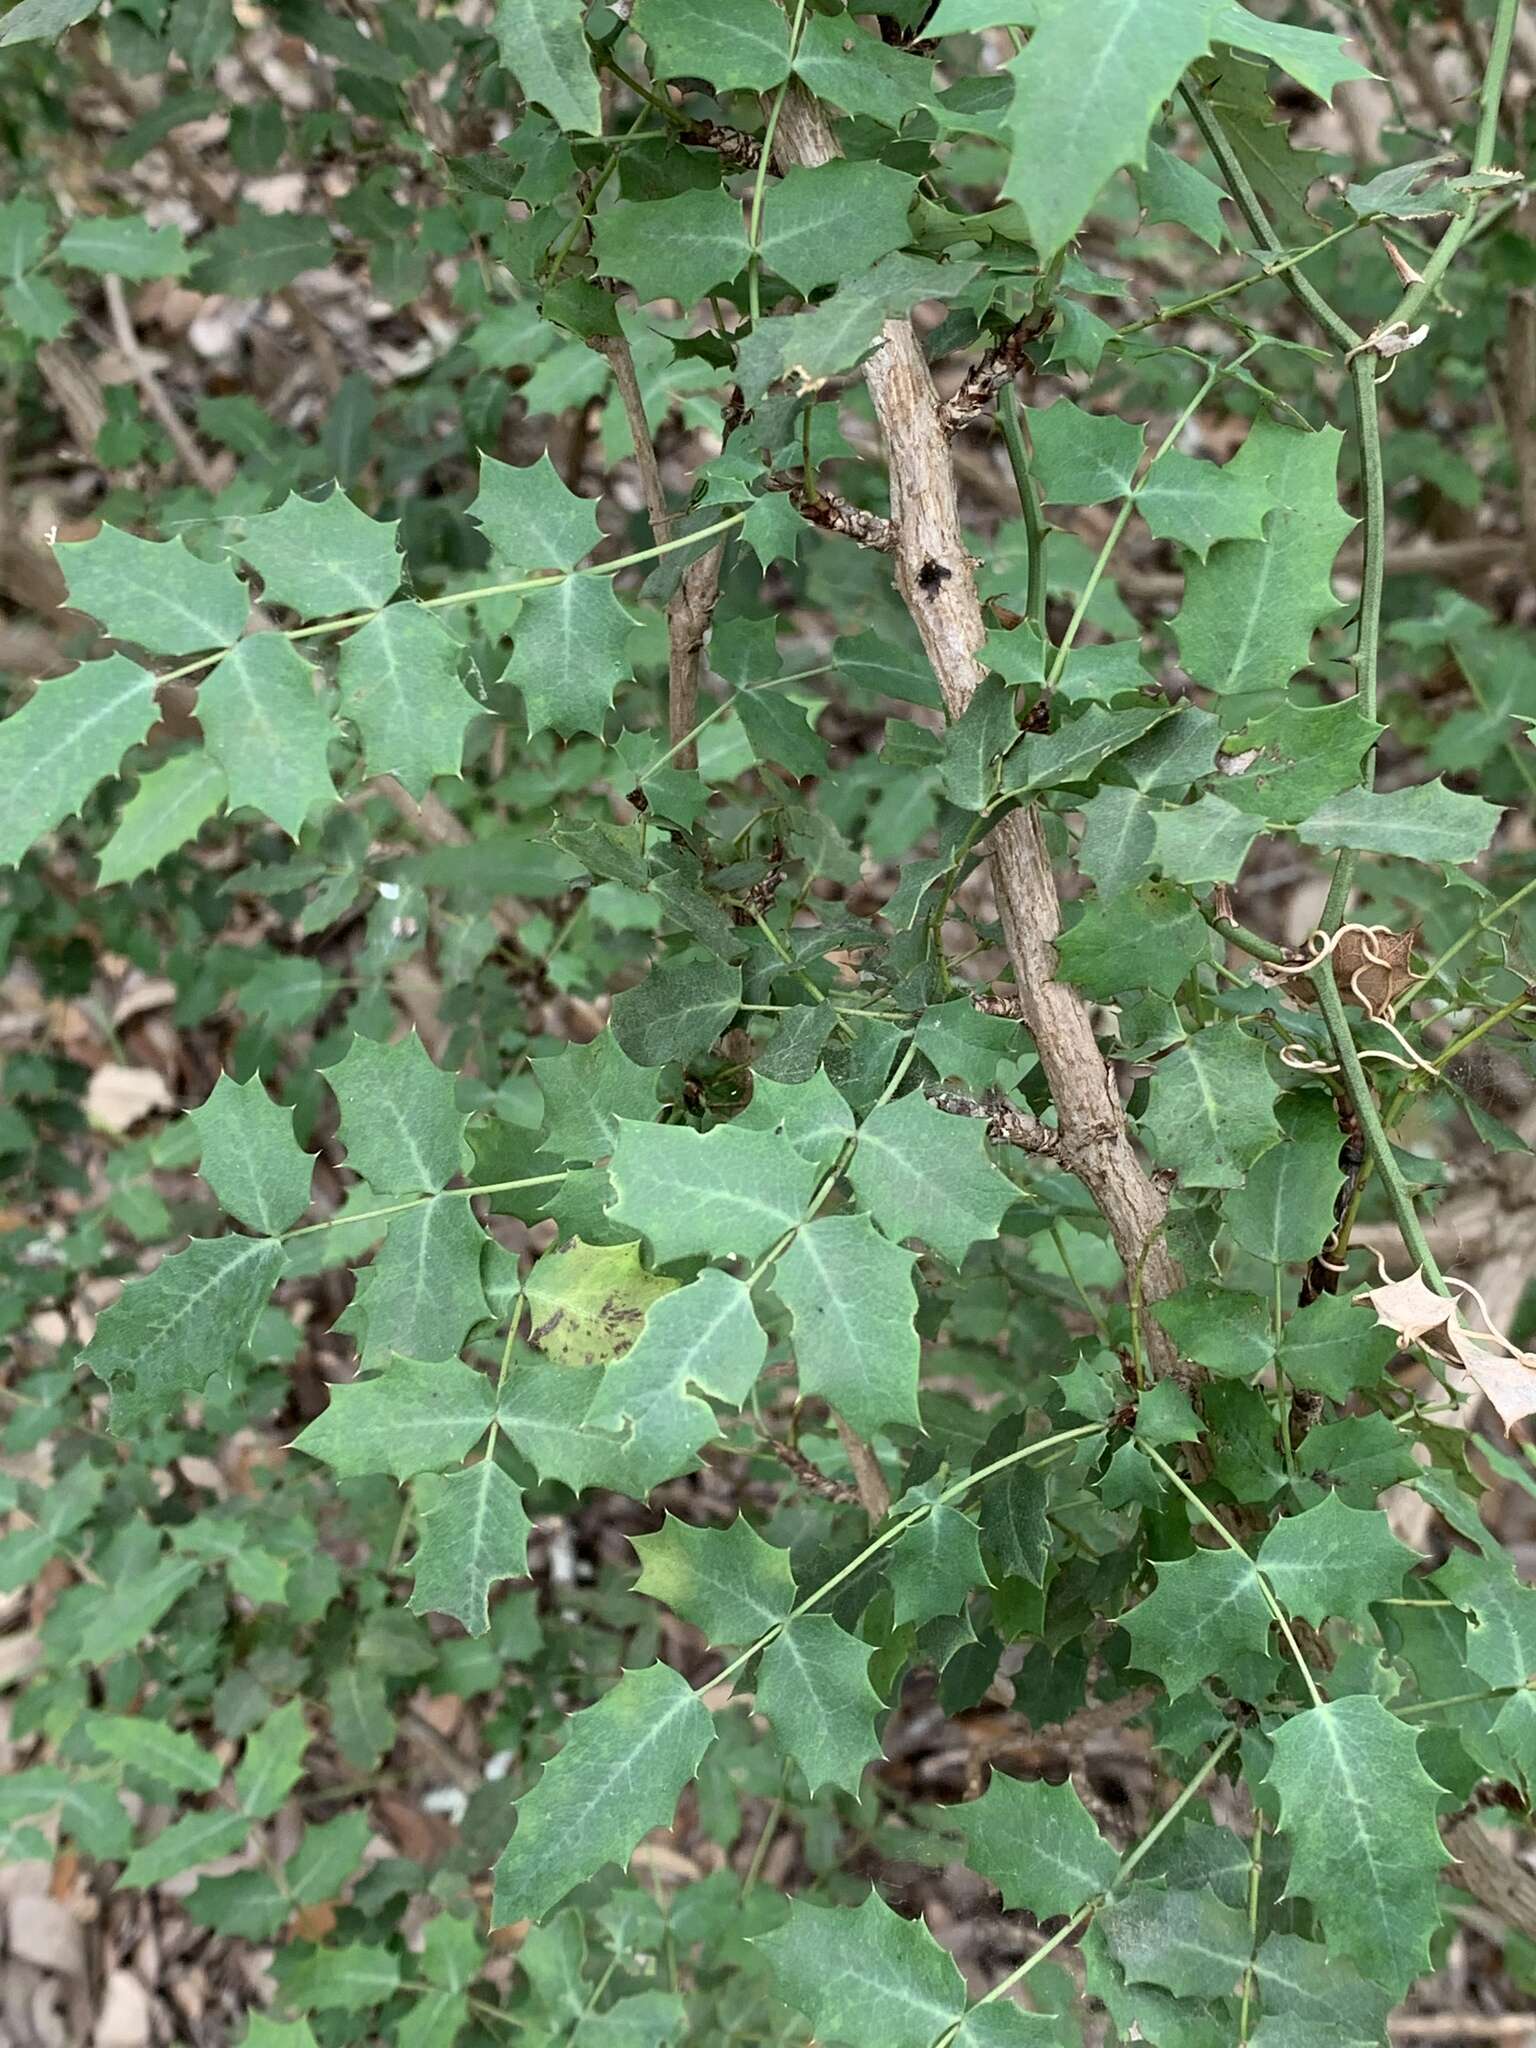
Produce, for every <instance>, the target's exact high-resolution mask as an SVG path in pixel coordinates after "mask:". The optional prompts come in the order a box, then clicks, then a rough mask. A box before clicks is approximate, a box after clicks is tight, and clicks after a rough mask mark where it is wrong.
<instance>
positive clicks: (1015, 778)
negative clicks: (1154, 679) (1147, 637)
mask: <svg viewBox="0 0 1536 2048" xmlns="http://www.w3.org/2000/svg"><path fill="white" fill-rule="evenodd" d="M1167 717H1168V712H1167V711H1166V710H1153V709H1151V708H1150V707H1148V708H1147V709H1145V710H1122V711H1111V710H1109V709H1107V708H1106V706H1104V705H1103V704H1090V705H1088V706H1087V708H1086V709H1085V710H1083V711H1080V712H1078V713H1077V715H1076V716H1075V717H1072V718H1064V719H1063V720H1062V721H1061V723H1060V725H1058V726H1057V727H1056V729H1055V731H1054V732H1027V733H1025V735H1024V737H1023V738H1022V739H1021V740H1020V741H1019V743H1018V745H1017V746H1016V747H1015V748H1014V749H1013V751H1012V753H1010V754H1009V756H1008V758H1007V759H1006V760H1005V761H1004V763H1003V785H1004V787H1005V788H1006V789H1007V790H1008V791H1009V793H1010V794H1011V795H1019V796H1022V795H1025V794H1026V793H1027V792H1028V791H1030V790H1032V789H1057V788H1059V787H1061V785H1062V784H1064V783H1069V782H1086V781H1087V779H1088V777H1089V776H1090V775H1093V774H1094V773H1095V772H1096V771H1097V770H1098V769H1100V768H1102V767H1103V765H1104V763H1105V762H1106V761H1108V760H1110V759H1111V758H1112V757H1113V756H1114V755H1116V754H1118V753H1121V752H1123V751H1124V749H1125V748H1126V747H1129V746H1131V745H1133V744H1134V743H1135V742H1136V741H1137V740H1139V739H1140V738H1141V736H1142V734H1143V733H1147V732H1150V731H1151V730H1152V728H1153V726H1155V725H1160V724H1161V723H1162V722H1163V720H1164V719H1165V718H1167Z"/></svg>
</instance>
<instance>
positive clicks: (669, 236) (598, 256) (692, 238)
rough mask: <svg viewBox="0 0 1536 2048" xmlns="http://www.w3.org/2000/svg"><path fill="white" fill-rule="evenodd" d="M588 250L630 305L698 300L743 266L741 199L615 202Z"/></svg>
mask: <svg viewBox="0 0 1536 2048" xmlns="http://www.w3.org/2000/svg"><path fill="white" fill-rule="evenodd" d="M592 249H593V260H594V261H595V262H596V264H597V267H598V270H599V272H600V273H601V274H602V275H603V276H604V277H617V278H621V279H622V280H623V282H624V283H625V284H628V285H632V286H633V287H634V292H635V297H636V298H637V299H641V300H645V299H681V300H683V301H684V303H685V304H686V303H689V302H691V301H694V300H698V299H702V298H703V297H704V296H705V295H706V293H708V292H712V291H714V290H715V289H716V288H717V287H718V286H720V285H728V284H729V283H730V282H731V280H732V279H733V278H735V277H737V276H738V275H739V274H740V272H741V271H743V270H744V269H745V268H746V263H747V231H746V226H745V223H744V222H743V219H742V212H741V201H740V200H739V199H735V198H733V197H732V196H731V194H730V193H729V192H723V191H721V190H720V188H719V187H718V186H712V187H706V188H705V189H704V190H702V191H698V192H678V193H676V194H675V195H674V196H673V197H672V198H671V199H652V200H641V201H632V200H625V201H621V203H620V204H619V205H618V206H614V207H610V208H609V210H608V211H607V212H606V213H601V214H599V215H598V217H597V224H596V228H595V231H594V234H593V242H592ZM561 566H564V565H563V564H562V565H561Z"/></svg>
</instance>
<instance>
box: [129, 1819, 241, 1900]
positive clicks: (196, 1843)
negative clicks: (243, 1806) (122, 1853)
mask: <svg viewBox="0 0 1536 2048" xmlns="http://www.w3.org/2000/svg"><path fill="white" fill-rule="evenodd" d="M250 1831H251V1823H250V1821H249V1820H248V1819H247V1818H246V1816H245V1815H244V1814H243V1813H228V1812H226V1811H225V1810H224V1808H222V1807H215V1808H212V1809H210V1810H209V1811H208V1812H206V1813H188V1814H184V1815H183V1816H182V1817H181V1819H180V1820H173V1821H172V1822H171V1824H170V1826H169V1827H168V1828H162V1829H161V1830H160V1832H159V1834H158V1835H156V1837H155V1839H154V1840H153V1841H152V1842H148V1843H146V1844H145V1846H144V1847H143V1848H142V1849H135V1850H134V1852H133V1854H132V1855H131V1856H130V1857H129V1859H128V1861H127V1863H126V1864H125V1865H124V1866H123V1872H122V1875H121V1877H119V1879H118V1883H119V1884H121V1885H144V1886H148V1885H156V1884H164V1883H165V1881H166V1879H167V1878H170V1877H178V1876H179V1875H180V1874H181V1872H182V1871H184V1870H192V1869H195V1868H196V1866H197V1865H198V1864H199V1863H213V1862H215V1861H217V1859H218V1858H219V1857H221V1856H229V1855H232V1854H233V1852H234V1851H235V1850H236V1849H238V1848H239V1847H240V1844H241V1843H242V1842H243V1841H244V1840H245V1838H246V1836H247V1835H248V1834H249V1833H250Z"/></svg>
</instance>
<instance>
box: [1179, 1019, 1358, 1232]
mask: <svg viewBox="0 0 1536 2048" xmlns="http://www.w3.org/2000/svg"><path fill="white" fill-rule="evenodd" d="M1204 1035H1205V1034H1204V1033H1203V1032H1202V1033H1200V1034H1199V1036H1200V1037H1203V1036H1204ZM1198 1042H1199V1039H1198V1038H1197V1040H1196V1043H1197V1044H1198ZM1277 1107H1278V1115H1279V1124H1280V1130H1281V1134H1282V1135H1281V1141H1280V1143H1279V1144H1278V1145H1272V1146H1271V1147H1270V1148H1269V1150H1268V1151H1266V1152H1265V1153H1264V1155H1263V1157H1262V1158H1260V1159H1258V1160H1257V1161H1255V1163H1254V1164H1253V1165H1252V1166H1250V1167H1249V1169H1248V1174H1247V1178H1246V1179H1245V1180H1244V1182H1243V1184H1242V1186H1241V1187H1239V1188H1235V1189H1233V1191H1232V1192H1231V1193H1230V1194H1229V1195H1228V1196H1227V1197H1226V1199H1225V1201H1224V1202H1223V1203H1222V1205H1221V1207H1222V1215H1223V1216H1224V1217H1225V1219H1226V1223H1227V1228H1228V1229H1229V1230H1230V1231H1231V1233H1232V1235H1233V1237H1234V1238H1235V1239H1236V1240H1237V1242H1238V1243H1239V1244H1240V1245H1241V1246H1242V1248H1243V1250H1244V1251H1248V1252H1252V1253H1253V1255H1254V1257H1255V1258H1260V1259H1268V1260H1269V1262H1270V1264H1271V1265H1273V1266H1285V1265H1291V1264H1293V1263H1295V1262H1297V1261H1300V1260H1302V1259H1310V1258H1312V1257H1314V1256H1315V1254H1316V1253H1318V1252H1320V1251H1321V1250H1322V1248H1323V1246H1324V1244H1325V1243H1326V1242H1327V1240H1328V1236H1329V1234H1330V1232H1331V1231H1332V1229H1333V1226H1334V1214H1333V1209H1334V1203H1335V1201H1336V1200H1337V1199H1338V1193H1339V1189H1340V1188H1341V1187H1342V1186H1343V1185H1344V1170H1343V1168H1342V1167H1341V1166H1340V1165H1339V1147H1340V1144H1341V1143H1342V1136H1341V1133H1340V1130H1339V1114H1338V1108H1337V1105H1336V1104H1335V1102H1334V1099H1333V1097H1332V1096H1331V1095H1328V1094H1325V1093H1324V1092H1323V1091H1322V1090H1321V1089H1311V1088H1308V1089H1296V1090H1293V1091H1292V1092H1291V1093H1290V1094H1288V1095H1284V1096H1282V1097H1281V1098H1280V1100H1279V1103H1278V1105H1277Z"/></svg>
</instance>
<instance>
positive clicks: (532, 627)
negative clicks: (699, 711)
mask: <svg viewBox="0 0 1536 2048" xmlns="http://www.w3.org/2000/svg"><path fill="white" fill-rule="evenodd" d="M633 629H634V620H633V619H632V618H631V617H630V615H629V613H628V612H627V611H625V609H624V607H623V605H621V604H620V603H619V600H618V599H617V598H616V597H615V596H614V594H613V585H612V583H611V582H610V580H609V579H608V578H607V577H606V576H567V577H566V578H565V580H564V581H563V582H561V583H557V584H554V585H553V586H552V587H551V588H549V589H547V590H533V591H530V592H529V593H528V595H527V597H525V598H524V600H523V608H522V611H521V612H520V613H519V615H518V621H517V634H516V638H515V639H514V641H513V646H512V658H511V660H510V661H509V662H508V663H507V666H506V670H505V673H504V676H503V680H504V681H506V682H509V683H516V684H517V686H518V688H519V689H520V690H521V691H522V693H523V705H524V708H525V709H526V711H527V713H528V732H529V735H530V737H532V736H533V735H535V734H537V733H541V732H546V731H554V732H557V733H559V734H560V736H561V738H562V739H569V738H570V736H571V734H572V733H577V732H595V733H599V734H600V733H601V732H602V729H603V719H604V717H605V716H606V714H607V713H608V712H609V711H610V710H611V709H612V706H613V692H614V689H615V686H616V685H617V684H618V683H620V682H621V681H622V680H623V678H624V677H625V676H627V675H628V674H629V662H628V660H627V659H626V656H625V652H624V650H625V646H626V644H627V643H628V640H629V636H630V633H631V632H632V631H633Z"/></svg>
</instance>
